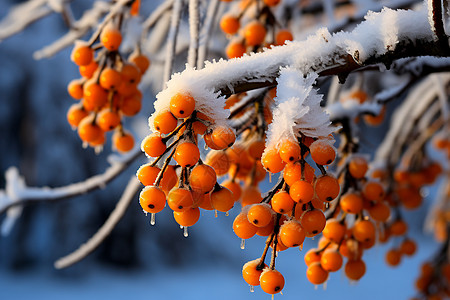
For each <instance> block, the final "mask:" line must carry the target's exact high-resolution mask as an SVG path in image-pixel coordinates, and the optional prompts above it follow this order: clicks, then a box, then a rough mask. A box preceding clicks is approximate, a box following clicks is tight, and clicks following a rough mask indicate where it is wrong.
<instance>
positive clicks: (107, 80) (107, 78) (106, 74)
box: [100, 68, 122, 90]
mask: <svg viewBox="0 0 450 300" xmlns="http://www.w3.org/2000/svg"><path fill="white" fill-rule="evenodd" d="M121 83H122V77H121V76H120V73H119V72H118V71H116V70H114V69H113V68H105V69H103V71H102V72H101V73H100V85H101V87H102V88H104V89H106V90H115V89H117V88H118V87H119V86H120V84H121Z"/></svg>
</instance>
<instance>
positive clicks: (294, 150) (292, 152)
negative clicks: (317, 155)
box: [278, 140, 300, 163]
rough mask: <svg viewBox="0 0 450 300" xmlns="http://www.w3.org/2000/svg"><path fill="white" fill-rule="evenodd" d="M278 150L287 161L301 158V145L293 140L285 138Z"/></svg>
mask: <svg viewBox="0 0 450 300" xmlns="http://www.w3.org/2000/svg"><path fill="white" fill-rule="evenodd" d="M278 152H279V153H280V157H281V159H282V160H283V161H285V162H286V163H290V162H294V161H297V160H298V159H299V158H300V145H299V144H298V143H296V142H293V141H291V140H284V141H283V142H282V143H281V145H280V149H279V150H278Z"/></svg>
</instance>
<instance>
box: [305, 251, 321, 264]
mask: <svg viewBox="0 0 450 300" xmlns="http://www.w3.org/2000/svg"><path fill="white" fill-rule="evenodd" d="M322 253H323V251H319V249H317V248H312V249H310V250H308V252H306V254H305V257H304V260H305V264H306V266H308V267H309V266H310V265H312V264H313V263H315V262H320V258H321V257H322Z"/></svg>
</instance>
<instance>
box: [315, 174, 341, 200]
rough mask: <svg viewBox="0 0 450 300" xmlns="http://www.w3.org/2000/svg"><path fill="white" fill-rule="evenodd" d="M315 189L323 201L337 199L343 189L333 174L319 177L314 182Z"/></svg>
mask: <svg viewBox="0 0 450 300" xmlns="http://www.w3.org/2000/svg"><path fill="white" fill-rule="evenodd" d="M314 191H315V193H316V195H317V197H318V198H319V199H320V200H321V201H322V202H325V201H327V202H330V201H333V200H334V199H336V197H337V196H338V195H339V192H340V191H341V187H340V185H339V182H338V180H337V179H336V178H335V177H333V176H331V175H324V176H321V177H319V178H317V180H316V182H315V183H314Z"/></svg>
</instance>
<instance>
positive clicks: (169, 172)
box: [160, 165, 178, 193]
mask: <svg viewBox="0 0 450 300" xmlns="http://www.w3.org/2000/svg"><path fill="white" fill-rule="evenodd" d="M177 181H178V176H177V172H176V171H175V167H174V166H172V165H169V166H167V168H166V170H165V171H164V174H163V178H162V179H161V184H160V186H161V189H162V190H163V191H164V192H166V193H169V191H170V190H171V189H172V188H173V187H174V186H175V185H176V184H177Z"/></svg>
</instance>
